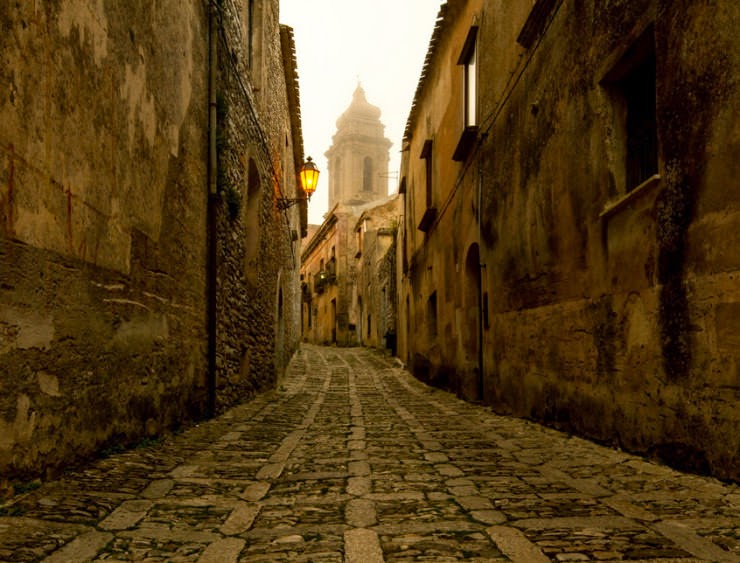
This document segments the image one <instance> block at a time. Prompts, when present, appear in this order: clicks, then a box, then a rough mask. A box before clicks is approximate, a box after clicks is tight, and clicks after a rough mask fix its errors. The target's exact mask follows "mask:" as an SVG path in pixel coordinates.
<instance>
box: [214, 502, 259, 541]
mask: <svg viewBox="0 0 740 563" xmlns="http://www.w3.org/2000/svg"><path fill="white" fill-rule="evenodd" d="M260 508H261V506H260V505H258V504H248V503H246V502H240V503H238V504H237V505H236V506H235V507H234V510H233V511H232V512H231V514H230V515H229V517H228V519H227V520H226V522H224V524H223V526H221V528H220V529H219V531H220V532H221V533H222V534H224V535H225V536H234V535H237V534H241V533H243V532H246V531H247V530H249V528H251V527H252V524H253V523H254V519H255V518H256V517H257V514H259V511H260Z"/></svg>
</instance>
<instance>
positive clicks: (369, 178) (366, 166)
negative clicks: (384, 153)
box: [362, 156, 373, 192]
mask: <svg viewBox="0 0 740 563" xmlns="http://www.w3.org/2000/svg"><path fill="white" fill-rule="evenodd" d="M362 191H363V192H371V191H373V159H372V158H370V157H369V156H366V157H365V160H364V162H363V165H362Z"/></svg>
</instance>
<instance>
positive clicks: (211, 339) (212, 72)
mask: <svg viewBox="0 0 740 563" xmlns="http://www.w3.org/2000/svg"><path fill="white" fill-rule="evenodd" d="M217 25H218V24H217V22H216V6H215V4H214V2H211V3H209V5H208V211H207V213H208V219H207V231H208V232H207V233H206V238H207V241H208V242H207V245H208V249H207V254H208V256H207V265H206V268H207V272H206V292H207V294H208V295H207V301H208V304H207V307H208V312H207V315H208V321H207V323H208V327H207V331H208V368H207V369H208V372H207V374H206V378H207V404H206V414H207V415H208V417H209V418H212V417H213V416H214V415H215V414H216V265H217V262H216V255H217V253H216V251H217V244H216V243H217V238H216V204H217V201H218V192H217V186H216V175H217V166H218V155H217V154H216V128H217V127H218V123H217V119H216V69H217V64H218V61H217V58H216V43H217V41H218V32H217V27H216V26H217Z"/></svg>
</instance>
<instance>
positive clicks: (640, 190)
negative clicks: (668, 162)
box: [599, 174, 660, 219]
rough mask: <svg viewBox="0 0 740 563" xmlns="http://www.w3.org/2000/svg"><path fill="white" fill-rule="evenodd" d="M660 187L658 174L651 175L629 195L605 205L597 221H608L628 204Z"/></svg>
mask: <svg viewBox="0 0 740 563" xmlns="http://www.w3.org/2000/svg"><path fill="white" fill-rule="evenodd" d="M659 185H660V174H653V175H652V176H650V178H648V179H647V180H645V181H644V182H643V183H642V184H640V185H639V186H637V187H636V188H635V189H633V190H631V191H630V192H629V193H627V194H625V195H623V196H622V197H620V198H619V199H618V200H616V201H612V202H609V203H607V204H606V206H605V207H604V209H603V211H602V212H601V213H599V219H609V218H610V217H611V216H613V215H615V214H616V213H619V212H620V211H621V210H622V209H624V208H625V207H627V206H628V205H629V204H631V203H632V202H634V201H635V200H636V199H638V198H640V197H642V196H643V195H644V194H646V193H648V192H650V191H652V190H653V189H655V188H656V187H657V186H659Z"/></svg>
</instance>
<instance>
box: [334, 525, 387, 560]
mask: <svg viewBox="0 0 740 563" xmlns="http://www.w3.org/2000/svg"><path fill="white" fill-rule="evenodd" d="M344 543H345V558H346V561H347V563H383V562H384V561H385V560H384V559H383V550H382V549H381V547H380V541H379V540H378V535H377V534H376V533H375V532H373V531H372V530H364V529H359V528H358V529H354V530H348V531H347V532H345V533H344Z"/></svg>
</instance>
